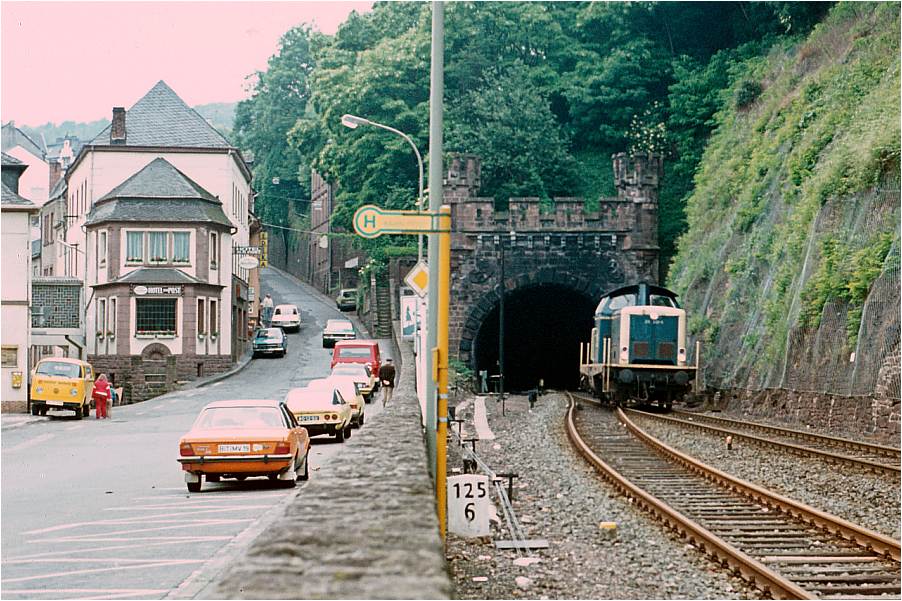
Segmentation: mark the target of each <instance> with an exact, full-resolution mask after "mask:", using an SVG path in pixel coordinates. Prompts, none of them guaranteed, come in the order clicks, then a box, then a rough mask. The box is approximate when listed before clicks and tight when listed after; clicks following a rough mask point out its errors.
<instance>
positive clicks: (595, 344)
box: [580, 284, 698, 409]
mask: <svg viewBox="0 0 902 601" xmlns="http://www.w3.org/2000/svg"><path fill="white" fill-rule="evenodd" d="M688 350H689V349H687V335H686V311H685V310H684V309H682V308H680V305H679V303H678V302H677V295H676V294H674V293H673V292H671V291H670V290H667V289H666V288H662V287H660V286H653V285H651V284H635V285H632V286H624V287H622V288H618V289H616V290H613V291H611V292H609V293H608V294H606V295H605V296H603V297H602V298H601V301H600V302H599V303H598V307H597V308H596V309H595V327H594V328H592V339H591V341H590V342H589V343H588V344H584V345H583V348H582V350H581V355H580V356H581V359H580V376H581V379H582V381H583V384H584V385H586V386H588V387H589V388H590V389H591V390H593V391H594V392H595V394H596V396H598V397H599V398H601V399H603V400H606V401H609V402H612V403H615V404H618V405H624V404H627V403H643V404H657V405H660V406H661V407H664V408H665V409H670V408H671V406H672V404H673V401H674V400H677V399H680V398H682V396H683V395H684V394H686V393H688V392H689V391H690V390H691V387H692V382H693V381H694V380H695V375H696V372H697V371H698V364H697V363H696V364H690V363H689V362H688V360H687V359H688V356H689V355H688ZM695 351H696V352H695V357H698V349H695Z"/></svg>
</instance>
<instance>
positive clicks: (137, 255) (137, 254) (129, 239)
mask: <svg viewBox="0 0 902 601" xmlns="http://www.w3.org/2000/svg"><path fill="white" fill-rule="evenodd" d="M125 240H126V242H125V246H126V251H125V261H126V262H127V263H143V262H144V232H127V233H126V234H125Z"/></svg>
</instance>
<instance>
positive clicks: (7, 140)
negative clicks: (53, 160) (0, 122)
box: [2, 121, 46, 160]
mask: <svg viewBox="0 0 902 601" xmlns="http://www.w3.org/2000/svg"><path fill="white" fill-rule="evenodd" d="M16 146H21V147H22V148H24V149H25V150H27V151H28V152H30V153H31V154H33V155H34V156H36V157H37V158H39V159H41V160H44V155H45V154H46V153H45V152H44V149H43V148H41V146H40V145H39V144H38V143H37V142H35V141H34V140H32V139H31V138H29V137H28V135H27V134H26V133H25V132H24V131H22V130H21V129H19V128H18V127H16V126H15V124H14V123H13V122H12V121H9V122H7V123H6V124H5V125H4V126H3V134H2V147H3V149H4V150H8V149H10V148H15V147H16Z"/></svg>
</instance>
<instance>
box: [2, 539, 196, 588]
mask: <svg viewBox="0 0 902 601" xmlns="http://www.w3.org/2000/svg"><path fill="white" fill-rule="evenodd" d="M183 544H184V542H183V541H180V540H176V541H165V542H162V543H142V544H141V548H142V549H143V548H145V547H167V546H169V545H183ZM134 547H135V545H107V546H104V547H88V548H85V549H67V550H65V551H46V552H44V553H32V554H30V555H22V556H20V557H19V559H32V558H38V557H56V556H57V555H79V554H81V553H95V552H98V551H119V550H121V549H133V548H134ZM4 592H5V591H4Z"/></svg>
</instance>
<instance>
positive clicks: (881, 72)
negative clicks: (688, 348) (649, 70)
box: [670, 3, 900, 373]
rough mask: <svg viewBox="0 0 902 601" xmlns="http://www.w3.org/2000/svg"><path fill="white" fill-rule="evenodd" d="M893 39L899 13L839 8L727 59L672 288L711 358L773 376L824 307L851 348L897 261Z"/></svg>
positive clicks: (892, 7)
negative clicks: (883, 277)
mask: <svg viewBox="0 0 902 601" xmlns="http://www.w3.org/2000/svg"><path fill="white" fill-rule="evenodd" d="M899 33H900V9H899V5H898V4H893V3H844V4H839V5H837V6H836V7H835V8H834V9H833V10H832V11H831V12H830V14H829V15H828V17H827V18H826V19H824V21H823V22H821V23H820V24H818V25H817V27H815V29H814V30H813V31H812V33H811V34H810V35H809V36H808V37H807V38H806V39H804V40H800V41H793V40H787V39H784V40H779V41H778V42H777V43H776V44H774V45H773V46H772V47H771V48H770V50H769V51H768V52H767V53H766V54H765V53H760V54H759V53H757V52H753V53H750V54H746V56H745V57H739V56H737V58H740V61H739V62H737V63H735V65H736V67H735V68H734V73H735V75H734V76H733V78H732V79H733V84H732V85H730V86H727V87H726V88H725V92H723V93H721V94H720V96H721V100H720V104H721V108H720V109H719V110H718V111H717V112H715V113H714V115H713V117H712V119H711V122H710V126H711V127H713V128H716V131H715V133H714V134H713V135H712V136H710V138H709V140H708V142H707V144H706V145H705V146H704V153H703V157H702V160H701V162H700V163H698V165H699V166H698V169H697V170H696V174H695V177H694V180H693V188H692V190H691V194H690V196H689V199H688V203H687V208H686V215H687V220H688V231H687V232H686V233H685V234H684V235H683V236H682V237H681V238H680V239H679V252H678V254H677V256H676V258H675V261H674V264H673V269H672V271H671V279H670V285H671V286H672V287H674V288H675V289H676V290H678V291H680V292H681V293H683V294H684V303H685V304H686V305H687V306H688V309H689V311H690V313H691V314H694V315H693V320H694V321H693V323H691V324H690V327H691V329H693V330H694V331H695V332H696V333H698V334H700V336H701V337H702V338H704V339H705V340H706V341H707V342H708V343H709V346H708V348H709V349H710V352H711V354H712V356H715V355H716V356H717V357H718V359H717V360H718V361H723V362H726V361H727V359H723V358H729V357H739V356H740V355H742V356H743V357H744V358H749V357H751V358H752V359H750V360H749V362H750V363H751V364H752V365H751V367H753V368H756V369H758V370H760V371H759V373H761V372H762V371H763V370H766V369H768V366H772V365H774V364H777V365H779V364H780V361H781V359H782V360H786V359H787V358H786V357H784V356H783V355H784V353H785V350H786V348H787V340H788V339H789V338H790V334H791V330H792V329H793V328H797V327H798V326H800V327H801V329H802V330H804V329H806V328H807V329H816V328H817V327H818V325H819V324H820V322H821V317H822V314H823V312H824V309H825V306H826V305H827V304H828V303H834V308H836V307H840V309H841V310H840V311H838V312H837V311H835V310H834V311H831V315H836V314H841V315H845V317H844V319H845V324H844V325H845V328H844V330H845V331H844V332H842V334H845V335H844V336H840V340H839V343H838V344H841V345H842V346H843V347H846V350H847V351H853V350H855V345H856V343H857V337H858V332H859V328H860V325H861V318H862V308H863V306H864V304H865V301H866V299H867V297H868V294H869V291H870V289H871V286H872V284H873V283H874V281H875V280H876V279H877V277H878V276H879V275H880V274H881V272H882V271H884V270H885V269H886V261H888V260H890V259H893V258H895V259H896V261H898V259H897V257H898V252H899V250H898V249H899V207H898V177H899V162H900V142H899V140H900V130H899V114H900V99H899V89H900V72H899V71H900V57H899ZM736 52H737V53H739V54H741V53H742V52H744V50H743V48H739V49H737V50H736ZM714 64H715V61H714V59H712V61H711V62H710V63H709V68H710V66H712V65H714ZM728 71H729V69H728ZM672 89H673V88H672ZM677 165H679V162H677ZM892 248H895V252H894V253H891V249H892ZM896 311H898V307H897V308H896ZM840 327H841V326H840ZM834 329H837V330H838V329H840V328H839V327H836V326H834ZM796 334H798V332H796ZM825 335H826V334H825ZM830 335H832V333H830ZM737 341H741V343H742V344H743V345H744V347H745V348H744V349H743V350H747V351H749V352H747V353H739V352H738V351H739V350H740V349H738V348H736V344H737ZM724 369H725V370H726V371H729V369H736V364H735V362H734V364H733V365H732V366H725V368H724Z"/></svg>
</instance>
